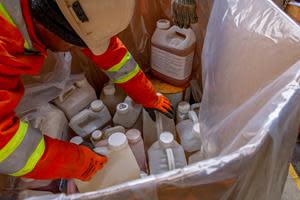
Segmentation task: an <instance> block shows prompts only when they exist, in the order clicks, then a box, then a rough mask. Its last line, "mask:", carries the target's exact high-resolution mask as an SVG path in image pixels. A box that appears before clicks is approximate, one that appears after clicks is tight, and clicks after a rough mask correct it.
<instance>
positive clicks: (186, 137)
mask: <svg viewBox="0 0 300 200" xmlns="http://www.w3.org/2000/svg"><path fill="white" fill-rule="evenodd" d="M176 130H177V133H178V135H179V138H180V141H181V145H182V147H183V149H184V150H185V151H186V152H189V153H191V152H194V151H198V150H200V149H201V144H202V142H201V133H200V124H199V120H198V117H197V114H196V113H195V112H194V111H189V119H188V120H184V121H182V122H180V123H179V124H177V126H176Z"/></svg>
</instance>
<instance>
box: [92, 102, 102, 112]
mask: <svg viewBox="0 0 300 200" xmlns="http://www.w3.org/2000/svg"><path fill="white" fill-rule="evenodd" d="M104 106H105V105H104V103H103V102H102V101H101V100H96V101H93V102H92V103H91V110H92V111H94V112H100V111H101V110H102V109H103V108H104Z"/></svg>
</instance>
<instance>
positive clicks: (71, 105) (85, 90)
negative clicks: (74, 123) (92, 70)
mask: <svg viewBox="0 0 300 200" xmlns="http://www.w3.org/2000/svg"><path fill="white" fill-rule="evenodd" d="M96 99H97V96H96V93H95V90H94V88H93V87H92V86H91V85H90V84H89V83H88V81H87V80H86V79H83V80H81V81H77V82H76V83H75V84H74V85H73V86H72V87H71V88H69V89H68V90H66V91H64V93H63V94H61V95H60V96H59V97H58V98H57V99H55V100H54V104H55V105H56V106H57V107H58V108H60V109H61V110H62V111H64V113H65V114H66V116H67V118H68V119H71V118H72V117H74V116H75V115H76V114H77V113H79V112H80V111H82V110H83V109H84V108H86V107H88V106H89V104H90V103H91V102H92V101H94V100H96Z"/></svg>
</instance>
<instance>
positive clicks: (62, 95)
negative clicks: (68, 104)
mask: <svg viewBox="0 0 300 200" xmlns="http://www.w3.org/2000/svg"><path fill="white" fill-rule="evenodd" d="M75 89H76V87H75V86H74V85H72V86H71V87H70V88H69V89H68V90H66V91H65V92H63V93H62V94H60V95H59V97H58V98H59V101H60V102H63V101H64V99H66V98H67V97H68V96H70V95H71V94H72V92H73V91H74V90H75Z"/></svg>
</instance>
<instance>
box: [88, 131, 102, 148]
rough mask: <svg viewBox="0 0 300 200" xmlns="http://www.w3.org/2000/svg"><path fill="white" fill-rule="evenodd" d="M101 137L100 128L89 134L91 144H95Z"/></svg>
mask: <svg viewBox="0 0 300 200" xmlns="http://www.w3.org/2000/svg"><path fill="white" fill-rule="evenodd" d="M102 138H103V133H102V131H100V130H96V131H94V132H93V133H92V135H91V138H90V140H91V142H92V144H93V145H96V144H97V143H98V142H100V141H101V140H102Z"/></svg>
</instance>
